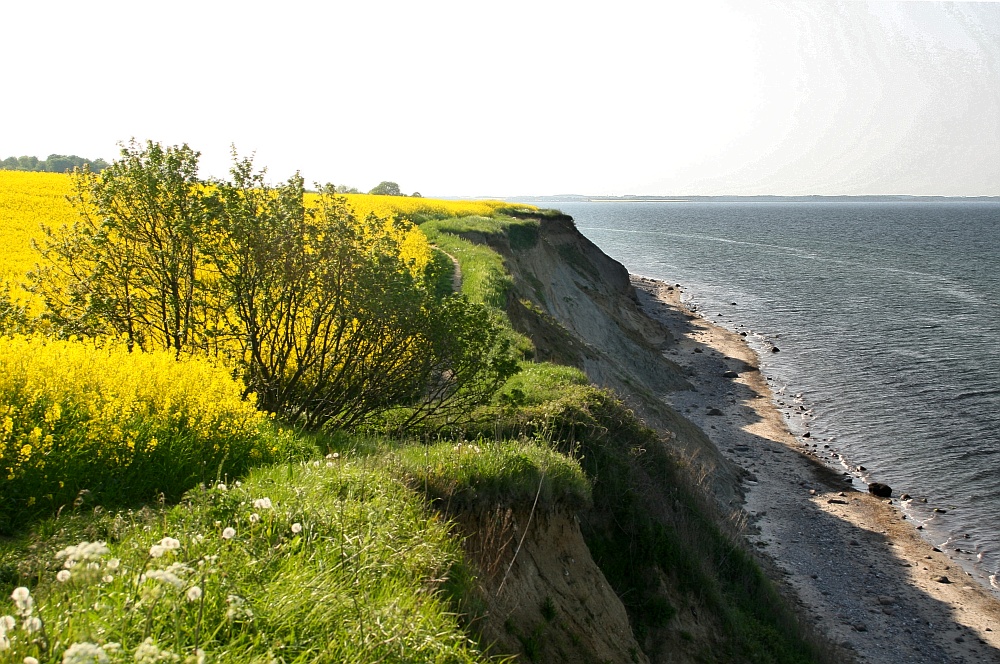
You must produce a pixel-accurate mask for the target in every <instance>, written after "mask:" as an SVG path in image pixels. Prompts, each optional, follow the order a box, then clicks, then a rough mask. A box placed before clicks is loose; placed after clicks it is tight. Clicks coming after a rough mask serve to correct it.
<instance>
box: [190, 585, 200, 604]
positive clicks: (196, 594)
mask: <svg viewBox="0 0 1000 664" xmlns="http://www.w3.org/2000/svg"><path fill="white" fill-rule="evenodd" d="M199 599H201V588H199V587H198V586H191V587H190V588H188V590H187V601H189V602H197V601H198V600H199Z"/></svg>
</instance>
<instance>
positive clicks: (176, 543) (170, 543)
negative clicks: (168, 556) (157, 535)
mask: <svg viewBox="0 0 1000 664" xmlns="http://www.w3.org/2000/svg"><path fill="white" fill-rule="evenodd" d="M160 546H162V547H163V548H164V549H166V550H167V551H176V550H177V549H179V548H181V541H180V540H177V539H174V538H173V537H164V538H163V539H161V540H160Z"/></svg>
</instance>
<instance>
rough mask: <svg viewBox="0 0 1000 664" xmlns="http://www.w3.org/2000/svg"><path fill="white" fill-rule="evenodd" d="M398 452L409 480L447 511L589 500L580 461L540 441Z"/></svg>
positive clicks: (573, 506) (574, 506) (580, 504)
mask: <svg viewBox="0 0 1000 664" xmlns="http://www.w3.org/2000/svg"><path fill="white" fill-rule="evenodd" d="M395 457H396V458H397V459H398V460H399V463H400V467H401V469H402V472H403V474H404V477H405V478H406V482H407V484H409V485H410V486H411V487H413V488H414V489H416V490H419V491H422V492H424V493H425V495H426V496H427V497H428V498H429V499H430V501H431V502H432V503H434V504H436V505H439V506H441V507H443V508H445V509H446V510H447V511H449V512H450V511H454V510H472V511H475V510H481V509H487V508H494V507H498V506H502V507H509V508H514V509H518V508H528V509H530V508H531V507H532V506H533V505H536V506H537V507H538V508H539V509H547V510H548V509H554V508H556V507H563V508H567V509H570V510H578V509H582V508H585V507H587V506H589V505H590V482H589V480H588V479H587V478H586V476H584V474H583V471H582V470H581V469H580V465H579V463H578V462H577V461H576V460H574V459H571V458H569V457H567V456H565V455H563V454H560V453H559V452H557V451H555V450H554V449H552V448H551V447H550V446H548V445H546V444H545V443H544V442H542V443H540V442H539V441H537V440H536V441H527V440H525V441H500V442H488V441H484V440H479V441H477V442H474V443H457V444H456V443H438V444H435V445H426V446H423V445H413V446H409V447H404V448H402V449H400V450H399V451H398V452H396V453H395Z"/></svg>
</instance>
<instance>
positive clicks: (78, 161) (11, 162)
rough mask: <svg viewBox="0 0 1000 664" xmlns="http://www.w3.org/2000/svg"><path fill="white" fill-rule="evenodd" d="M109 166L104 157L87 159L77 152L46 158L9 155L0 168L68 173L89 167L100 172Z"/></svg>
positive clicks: (51, 155) (1, 162)
mask: <svg viewBox="0 0 1000 664" xmlns="http://www.w3.org/2000/svg"><path fill="white" fill-rule="evenodd" d="M107 167H108V163H107V162H106V161H104V160H103V159H85V158H84V157H78V156H76V155H75V154H72V155H62V154H50V155H49V156H48V157H47V158H46V159H44V160H40V159H39V158H38V157H30V156H27V155H25V156H22V157H7V158H6V159H4V160H3V161H0V170H4V171H36V172H38V171H41V172H48V173H66V172H71V171H73V170H74V169H82V168H89V169H90V170H92V171H93V172H95V173H100V172H101V171H102V170H104V169H105V168H107Z"/></svg>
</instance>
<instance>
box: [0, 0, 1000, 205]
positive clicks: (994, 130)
mask: <svg viewBox="0 0 1000 664" xmlns="http://www.w3.org/2000/svg"><path fill="white" fill-rule="evenodd" d="M2 14H3V16H2V21H0V43H2V44H3V46H4V50H5V52H6V53H7V63H8V64H7V66H5V67H4V68H3V72H2V74H0V81H2V84H0V90H2V99H0V158H2V157H7V156H11V155H14V156H19V155H24V154H27V155H35V156H38V157H40V158H44V157H45V156H47V155H48V154H51V153H59V154H77V155H80V156H83V157H88V158H97V157H101V158H104V159H107V160H109V161H110V160H111V159H113V158H115V157H116V156H117V154H118V144H119V143H121V142H127V141H129V140H130V139H132V138H135V139H137V140H139V141H146V140H154V141H158V142H161V143H164V144H167V145H177V144H182V143H187V144H188V145H190V146H191V147H192V148H194V149H196V150H199V151H200V152H201V153H202V158H201V166H202V173H203V175H205V176H218V177H222V176H225V175H226V171H227V169H228V167H229V164H230V153H231V148H232V146H235V148H236V150H237V151H238V152H239V153H240V154H241V155H250V154H253V155H255V162H256V163H257V164H258V165H259V166H262V167H263V166H266V167H267V169H268V175H269V178H270V179H271V180H272V181H275V182H277V181H281V180H285V179H287V178H288V177H289V176H291V175H292V174H293V173H295V172H296V171H298V172H301V174H302V175H303V176H304V177H305V179H306V181H307V183H312V182H316V183H326V182H332V183H334V184H343V185H347V186H352V187H357V188H359V189H361V190H368V189H370V188H372V187H374V186H375V185H376V184H378V183H379V182H381V181H383V180H390V181H394V182H397V183H399V185H400V187H401V188H402V190H403V191H404V192H407V193H410V192H414V191H419V192H421V193H422V194H423V195H425V196H497V197H502V196H519V195H521V196H533V195H560V194H586V195H626V194H638V195H641V194H658V195H726V194H732V195H757V194H776V195H805V194H826V195H861V194H913V195H951V196H975V195H1000V3H998V2H959V3H939V2H923V1H919V0H914V1H906V2H859V1H850V2H836V1H833V0H691V1H690V2H671V1H669V0H660V1H634V0H616V2H614V3H611V2H602V3H597V2H589V1H587V0H573V1H571V2H569V1H568V2H561V1H549V0H531V1H528V2H522V1H521V0H505V1H504V2H494V1H492V0H483V1H481V2H469V1H468V0H461V1H456V2H440V1H434V0H428V1H426V2H414V1H412V0H410V1H399V2H397V1H395V0H383V1H382V2H372V1H369V0H363V1H362V0H359V1H354V0H351V1H344V0H324V1H319V0H314V1H310V0H281V1H280V2H279V1H263V0H239V1H230V0H199V1H197V2H194V1H191V0H170V1H169V2H164V1H161V0H143V1H141V2H137V1H136V0H128V1H124V2H117V1H111V0H87V1H86V2H80V1H79V0H74V1H72V2H67V1H64V0H49V1H48V2H16V3H7V4H6V6H5V7H4V10H3V13H2Z"/></svg>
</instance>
